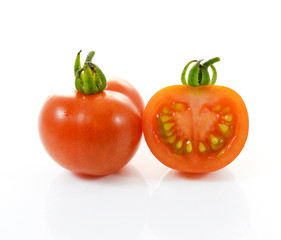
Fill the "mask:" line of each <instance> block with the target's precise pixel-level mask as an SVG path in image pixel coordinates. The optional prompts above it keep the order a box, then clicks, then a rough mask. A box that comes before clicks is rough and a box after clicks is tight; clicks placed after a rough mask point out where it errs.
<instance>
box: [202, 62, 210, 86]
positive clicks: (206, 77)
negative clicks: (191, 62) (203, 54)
mask: <svg viewBox="0 0 281 240" xmlns="http://www.w3.org/2000/svg"><path fill="white" fill-rule="evenodd" d="M200 70H201V74H202V80H201V82H200V86H202V85H209V84H210V75H209V73H208V70H207V68H206V67H205V66H202V65H201V66H200Z"/></svg>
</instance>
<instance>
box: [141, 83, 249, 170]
mask: <svg viewBox="0 0 281 240" xmlns="http://www.w3.org/2000/svg"><path fill="white" fill-rule="evenodd" d="M172 102H180V103H187V104H190V106H191V110H193V112H196V111H197V112H200V108H201V107H202V106H205V105H208V104H226V105H228V106H229V107H230V108H231V111H232V114H233V116H234V118H235V128H234V130H233V133H232V136H231V138H230V139H228V141H227V144H226V146H225V147H224V148H223V154H221V155H219V154H217V153H216V154H215V153H213V152H212V151H210V152H211V153H210V154H205V155H204V154H200V153H199V150H198V145H199V137H198V136H199V135H200V131H201V130H202V128H204V124H201V125H200V124H199V125H200V127H199V128H198V126H199V125H198V124H197V123H198V122H200V119H192V121H193V123H192V124H191V125H192V126H191V127H190V128H191V130H190V131H191V132H192V133H193V135H194V137H193V138H192V139H193V141H194V142H195V144H194V146H193V150H192V153H191V154H190V156H187V155H184V154H177V153H175V152H174V151H173V150H172V149H171V148H170V147H168V146H167V144H165V143H164V142H163V141H162V139H161V137H160V133H159V129H158V128H157V120H156V118H157V116H158V115H159V112H161V107H163V106H165V105H167V104H170V103H172ZM195 115H196V114H195V113H193V115H191V116H193V118H194V117H195ZM215 116H216V114H215ZM215 121H217V120H215ZM207 122H208V121H207ZM207 122H206V123H207ZM196 124H197V125H196ZM216 124H217V122H216ZM194 126H195V127H194ZM196 126H197V128H196ZM177 127H178V128H181V126H177ZM185 128H186V127H185ZM188 128H189V126H188ZM248 129H249V119H248V113H247V108H246V106H245V103H244V102H243V100H242V98H241V97H240V96H239V95H238V93H236V92H235V91H234V90H232V89H230V88H226V87H222V86H200V87H190V86H183V85H174V86H169V87H166V88H164V89H162V90H160V91H158V92H157V93H156V94H155V95H154V96H153V97H152V98H151V99H150V101H149V102H148V104H147V105H146V108H145V110H144V114H143V133H144V137H145V140H146V142H147V145H148V147H149V149H150V150H151V152H152V153H153V155H154V156H155V157H156V158H157V159H158V160H159V161H160V162H162V163H163V164H164V165H166V166H168V167H170V168H172V169H175V170H179V171H183V172H191V173H192V172H194V173H204V172H211V171H216V170H218V169H221V168H223V167H225V166H226V165H228V164H229V163H231V162H232V161H233V160H234V159H235V158H236V157H237V156H238V154H239V153H240V152H241V150H242V149H243V147H244V145H245V142H246V140H247V136H248ZM202 131H203V130H202ZM208 133H209V132H208Z"/></svg>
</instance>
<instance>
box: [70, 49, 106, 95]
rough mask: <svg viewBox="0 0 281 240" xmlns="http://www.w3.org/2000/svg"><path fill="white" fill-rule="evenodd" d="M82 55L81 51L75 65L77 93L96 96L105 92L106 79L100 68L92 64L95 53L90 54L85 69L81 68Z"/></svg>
mask: <svg viewBox="0 0 281 240" xmlns="http://www.w3.org/2000/svg"><path fill="white" fill-rule="evenodd" d="M80 53H81V51H80V52H79V53H78V54H77V57H76V60H75V64H74V72H75V87H76V89H77V91H78V92H80V93H84V94H95V93H98V92H101V91H103V90H104V89H105V88H106V85H107V83H106V77H105V76H104V74H103V72H102V71H101V70H100V68H99V67H98V66H97V65H95V64H93V63H92V59H93V57H94V55H95V52H94V51H91V52H89V53H88V55H87V58H86V61H85V63H84V66H83V68H81V63H80Z"/></svg>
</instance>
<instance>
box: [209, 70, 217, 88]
mask: <svg viewBox="0 0 281 240" xmlns="http://www.w3.org/2000/svg"><path fill="white" fill-rule="evenodd" d="M210 67H211V69H212V72H213V76H212V81H211V85H215V83H216V81H217V70H216V68H215V67H214V65H210Z"/></svg>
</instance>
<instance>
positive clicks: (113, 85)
mask: <svg viewBox="0 0 281 240" xmlns="http://www.w3.org/2000/svg"><path fill="white" fill-rule="evenodd" d="M106 90H110V91H115V92H119V93H122V94H124V95H125V96H127V97H128V98H130V99H131V100H132V102H133V103H134V104H135V105H136V106H137V108H138V109H139V111H140V113H141V114H142V113H143V110H144V102H143V99H142V97H141V95H140V93H139V92H138V91H137V89H136V88H135V87H134V86H133V85H132V84H130V83H129V82H127V81H126V80H124V79H123V78H119V77H112V76H111V77H107V87H106Z"/></svg>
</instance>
